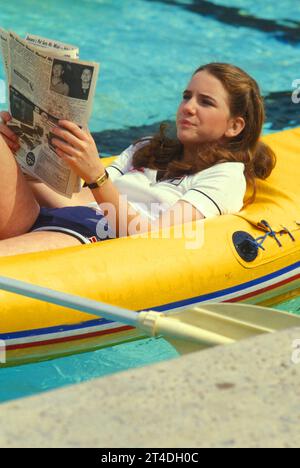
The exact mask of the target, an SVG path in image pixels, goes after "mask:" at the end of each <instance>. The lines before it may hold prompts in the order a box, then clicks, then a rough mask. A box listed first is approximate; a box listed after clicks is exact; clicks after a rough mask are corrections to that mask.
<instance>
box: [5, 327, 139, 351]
mask: <svg viewBox="0 0 300 468" xmlns="http://www.w3.org/2000/svg"><path fill="white" fill-rule="evenodd" d="M133 329H134V327H130V326H128V325H126V326H124V327H119V328H110V329H109V330H103V331H99V332H94V333H87V334H86V335H85V334H81V335H75V336H68V337H66V338H55V339H53V340H47V341H35V342H30V343H24V344H18V345H10V346H7V347H6V350H7V351H14V350H16V349H25V348H34V347H38V346H48V345H51V344H56V343H67V342H68V341H77V340H80V339H82V340H85V339H87V338H93V337H95V336H103V335H109V334H112V333H119V332H123V331H127V330H133Z"/></svg>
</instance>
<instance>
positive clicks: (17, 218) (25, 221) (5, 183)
mask: <svg viewBox="0 0 300 468" xmlns="http://www.w3.org/2000/svg"><path fill="white" fill-rule="evenodd" d="M0 165H1V168H0V239H7V238H10V237H14V236H19V235H21V234H24V233H26V232H27V231H28V230H29V229H30V227H31V226H32V225H33V224H34V222H35V221H36V218H37V217H38V214H39V204H38V203H37V201H36V199H35V198H34V196H33V193H32V191H31V189H30V187H29V185H28V183H27V182H26V180H25V178H24V176H23V174H22V171H21V170H20V167H19V166H18V164H17V162H16V160H15V158H14V156H13V154H12V152H11V151H10V149H9V148H8V146H7V144H6V143H5V142H4V140H3V138H2V137H0Z"/></svg>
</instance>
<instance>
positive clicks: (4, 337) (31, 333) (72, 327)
mask: <svg viewBox="0 0 300 468" xmlns="http://www.w3.org/2000/svg"><path fill="white" fill-rule="evenodd" d="M108 323H115V322H114V321H113V320H106V319H102V318H100V319H96V320H89V321H88V322H82V323H77V324H76V323H75V324H74V325H63V326H61V325H59V326H56V327H48V328H37V329H34V330H28V331H21V332H14V333H9V334H0V340H13V339H15V338H24V337H29V336H37V335H49V334H51V333H63V332H67V331H73V330H82V329H83V328H89V327H97V326H99V325H107V324H108Z"/></svg>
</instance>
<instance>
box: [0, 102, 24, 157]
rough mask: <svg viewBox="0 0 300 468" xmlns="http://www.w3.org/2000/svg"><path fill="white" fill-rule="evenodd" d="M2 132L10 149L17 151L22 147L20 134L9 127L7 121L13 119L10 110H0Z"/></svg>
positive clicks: (0, 132) (0, 128)
mask: <svg viewBox="0 0 300 468" xmlns="http://www.w3.org/2000/svg"><path fill="white" fill-rule="evenodd" d="M0 118H1V122H0V134H1V136H2V137H3V139H4V141H5V143H6V144H7V145H8V147H9V148H10V150H11V151H12V152H13V153H15V152H16V151H18V149H19V148H20V145H19V138H18V136H17V135H16V134H15V133H14V132H13V131H12V130H11V129H10V128H9V127H8V125H7V123H8V122H9V121H10V120H11V119H12V117H11V115H10V113H9V112H6V111H2V112H0Z"/></svg>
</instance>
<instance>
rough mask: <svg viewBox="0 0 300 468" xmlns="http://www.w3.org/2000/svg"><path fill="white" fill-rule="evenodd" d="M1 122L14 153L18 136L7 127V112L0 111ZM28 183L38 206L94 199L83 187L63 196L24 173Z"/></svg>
mask: <svg viewBox="0 0 300 468" xmlns="http://www.w3.org/2000/svg"><path fill="white" fill-rule="evenodd" d="M0 117H1V120H2V122H1V123H0V134H1V135H2V137H3V139H4V141H5V142H6V144H7V146H8V147H9V149H10V150H11V151H12V153H13V154H15V153H16V152H17V151H18V149H19V148H20V145H19V138H18V136H17V135H15V133H14V132H13V131H12V130H11V129H10V128H9V127H8V125H7V123H8V122H10V120H11V119H12V117H11V115H10V114H9V112H5V111H2V112H0ZM24 177H25V179H26V181H27V183H28V185H29V186H30V188H31V190H32V192H33V195H34V197H35V199H36V201H37V202H38V204H39V205H40V206H44V207H48V208H63V207H66V206H78V205H86V204H88V203H91V202H93V201H95V200H94V197H93V195H92V194H91V192H90V190H89V189H87V188H86V189H83V190H82V191H81V192H80V193H76V194H74V195H73V197H72V199H69V198H67V197H64V196H63V195H59V194H58V193H56V192H54V190H52V189H51V188H49V187H47V185H45V184H44V183H43V182H41V181H39V180H38V179H36V178H34V177H32V176H29V175H24Z"/></svg>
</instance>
